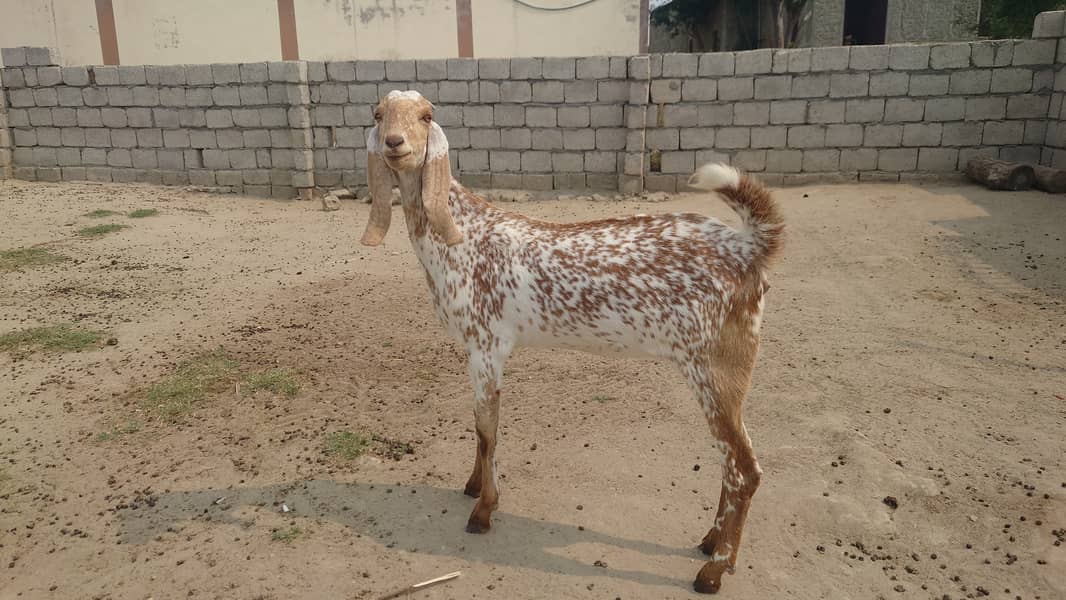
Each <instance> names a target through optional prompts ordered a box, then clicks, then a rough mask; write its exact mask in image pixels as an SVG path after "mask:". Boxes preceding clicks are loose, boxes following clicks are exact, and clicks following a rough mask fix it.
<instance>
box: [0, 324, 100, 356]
mask: <svg viewBox="0 0 1066 600" xmlns="http://www.w3.org/2000/svg"><path fill="white" fill-rule="evenodd" d="M102 336H103V333H101V332H99V331H86V330H82V329H75V328H74V327H73V326H71V325H68V324H65V323H64V324H61V325H49V326H46V327H33V328H31V329H23V330H21V331H14V332H11V333H6V334H4V335H0V351H7V352H10V353H11V354H12V355H13V356H14V357H15V358H24V357H25V356H27V355H29V354H30V353H31V352H33V351H34V350H44V351H47V352H77V351H79V350H84V349H85V348H88V347H89V346H92V345H93V344H95V343H96V342H97V341H98V340H99V339H100V338H101V337H102Z"/></svg>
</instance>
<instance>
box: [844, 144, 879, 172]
mask: <svg viewBox="0 0 1066 600" xmlns="http://www.w3.org/2000/svg"><path fill="white" fill-rule="evenodd" d="M876 168H877V150H874V149H873V148H854V149H849V150H848V151H847V152H842V153H841V154H840V170H841V171H871V170H873V169H876Z"/></svg>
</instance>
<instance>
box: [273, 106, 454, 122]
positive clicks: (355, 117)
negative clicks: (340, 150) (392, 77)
mask: <svg viewBox="0 0 1066 600" xmlns="http://www.w3.org/2000/svg"><path fill="white" fill-rule="evenodd" d="M439 113H440V111H439V110H438V111H437V113H436V114H434V117H437V116H438V115H439ZM298 122H299V121H295V120H294V113H293V109H289V125H290V126H291V127H303V125H293V123H298ZM437 123H438V124H442V123H441V121H440V120H439V119H438V120H437ZM344 124H345V125H354V126H359V127H369V126H371V125H373V124H374V111H373V109H372V107H370V106H358V105H356V106H345V107H344Z"/></svg>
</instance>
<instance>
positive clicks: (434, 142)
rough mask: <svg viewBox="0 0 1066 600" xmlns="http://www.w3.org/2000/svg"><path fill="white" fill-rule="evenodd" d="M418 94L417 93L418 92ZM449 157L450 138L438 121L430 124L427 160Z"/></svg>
mask: <svg viewBox="0 0 1066 600" xmlns="http://www.w3.org/2000/svg"><path fill="white" fill-rule="evenodd" d="M416 93H417V92H416ZM447 155H448V138H447V136H445V135H444V130H443V129H441V128H440V125H437V122H436V121H433V122H432V123H430V124H429V139H428V140H426V160H433V159H436V158H440V157H441V156H447Z"/></svg>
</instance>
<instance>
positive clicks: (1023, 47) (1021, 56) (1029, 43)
mask: <svg viewBox="0 0 1066 600" xmlns="http://www.w3.org/2000/svg"><path fill="white" fill-rule="evenodd" d="M1057 43H1058V40H1046V39H1042V40H1015V41H1014V58H1013V60H1011V64H1012V65H1015V66H1019V65H1050V64H1054V63H1055V49H1056V44H1057Z"/></svg>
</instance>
